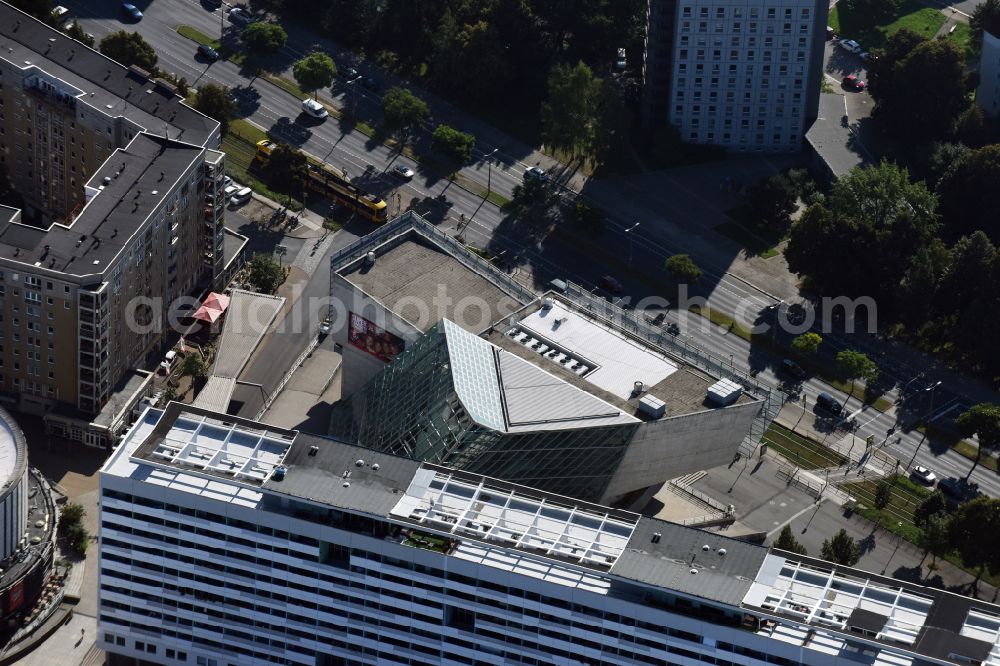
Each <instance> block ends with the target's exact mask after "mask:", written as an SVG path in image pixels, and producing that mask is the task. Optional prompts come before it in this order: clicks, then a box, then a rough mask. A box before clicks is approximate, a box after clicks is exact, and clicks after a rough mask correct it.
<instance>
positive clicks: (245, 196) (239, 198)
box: [229, 187, 253, 207]
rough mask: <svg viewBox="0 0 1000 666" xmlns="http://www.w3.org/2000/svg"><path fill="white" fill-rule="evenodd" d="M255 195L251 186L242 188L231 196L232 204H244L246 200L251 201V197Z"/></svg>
mask: <svg viewBox="0 0 1000 666" xmlns="http://www.w3.org/2000/svg"><path fill="white" fill-rule="evenodd" d="M252 196H253V190H251V189H250V188H249V187H244V188H243V189H242V190H240V191H238V192H236V194H234V195H233V196H231V197H229V205H230V206H234V207H235V206H242V205H243V204H245V203H246V202H248V201H250V197H252Z"/></svg>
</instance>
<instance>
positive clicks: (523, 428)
mask: <svg viewBox="0 0 1000 666" xmlns="http://www.w3.org/2000/svg"><path fill="white" fill-rule="evenodd" d="M444 331H445V335H446V338H447V344H448V357H449V359H450V360H451V374H452V378H453V381H454V385H455V392H456V393H457V394H458V397H459V400H461V401H462V404H463V405H464V406H465V408H466V410H468V412H469V415H470V416H471V417H472V418H473V420H475V421H476V422H477V423H479V424H481V425H484V426H487V427H489V428H492V429H494V430H498V431H501V432H531V431H537V430H560V429H565V428H583V427H596V426H602V425H614V424H625V423H637V422H638V419H637V418H635V417H634V416H631V415H629V414H626V413H624V412H622V411H621V410H620V409H618V408H617V407H615V406H613V405H611V404H609V403H608V402H605V401H604V400H601V399H600V398H598V397H597V396H595V395H592V394H590V393H587V392H586V391H584V390H582V389H580V388H579V387H577V386H574V385H572V384H570V383H568V382H566V381H564V380H562V379H560V378H558V377H556V376H555V375H552V374H549V373H548V372H546V371H545V370H543V369H542V368H540V367H538V366H537V365H534V364H533V363H530V362H529V361H526V360H524V359H522V358H520V357H519V356H515V355H514V354H511V353H510V352H508V351H506V350H503V349H501V348H499V347H497V346H495V345H494V344H492V343H491V342H488V341H487V340H484V339H483V338H480V337H478V336H476V335H473V334H472V333H469V332H468V331H466V330H465V329H463V328H462V327H460V326H459V325H458V324H455V323H454V322H452V321H450V320H448V319H445V320H444Z"/></svg>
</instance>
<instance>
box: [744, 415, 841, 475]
mask: <svg viewBox="0 0 1000 666" xmlns="http://www.w3.org/2000/svg"><path fill="white" fill-rule="evenodd" d="M763 441H764V442H766V443H767V445H768V446H769V447H770V448H772V449H774V450H775V451H777V452H778V453H780V454H781V455H783V456H785V457H786V458H788V460H789V461H790V462H792V463H794V464H795V465H797V466H798V467H800V468H801V469H805V470H810V469H823V468H826V467H839V466H841V465H844V464H846V463H847V458H845V457H844V456H842V455H840V454H839V453H836V452H834V451H833V450H831V449H828V448H827V447H825V446H823V445H822V444H820V443H818V442H814V441H812V440H811V439H806V438H805V437H803V436H801V435H799V434H797V433H794V432H792V431H791V430H789V429H788V428H785V427H783V426H780V425H778V424H777V423H772V424H771V427H770V428H768V429H767V432H766V433H764V439H763Z"/></svg>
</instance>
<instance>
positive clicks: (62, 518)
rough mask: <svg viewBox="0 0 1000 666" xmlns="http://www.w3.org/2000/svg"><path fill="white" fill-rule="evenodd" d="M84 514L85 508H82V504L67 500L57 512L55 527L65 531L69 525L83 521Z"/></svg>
mask: <svg viewBox="0 0 1000 666" xmlns="http://www.w3.org/2000/svg"><path fill="white" fill-rule="evenodd" d="M86 515H87V510H86V509H85V508H83V505H82V504H77V503H75V502H69V503H68V504H66V505H65V506H63V508H62V510H61V511H60V512H59V522H58V523H57V525H56V529H58V530H59V532H65V531H66V530H67V529H69V527H70V525H73V524H76V523H81V522H83V518H84V516H86Z"/></svg>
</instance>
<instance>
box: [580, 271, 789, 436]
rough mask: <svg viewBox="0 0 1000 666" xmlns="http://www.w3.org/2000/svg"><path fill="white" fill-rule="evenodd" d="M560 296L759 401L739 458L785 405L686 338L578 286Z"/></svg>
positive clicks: (773, 392)
mask: <svg viewBox="0 0 1000 666" xmlns="http://www.w3.org/2000/svg"><path fill="white" fill-rule="evenodd" d="M564 296H565V297H566V298H567V299H568V300H569V301H571V302H572V303H574V304H575V305H577V306H578V307H580V308H583V309H586V310H587V311H589V312H590V313H591V314H592V315H593V316H596V317H600V318H603V319H605V320H607V321H609V322H611V323H612V324H613V325H614V326H616V327H617V328H620V329H621V330H624V331H627V332H628V333H631V334H632V335H634V336H636V337H637V338H640V339H641V340H643V341H644V342H645V343H647V344H649V345H652V346H654V347H658V348H660V349H661V350H663V351H664V352H665V353H668V354H672V355H673V356H677V357H680V359H681V360H683V361H684V362H685V363H688V364H690V365H693V366H694V367H696V368H700V369H702V370H704V371H705V372H707V373H708V374H710V375H712V376H713V377H720V378H725V379H731V380H733V381H735V382H736V383H738V384H739V385H740V386H742V387H743V389H744V390H745V391H746V392H747V393H749V394H751V395H753V396H755V397H758V398H760V399H761V400H763V405H762V407H761V410H760V412H758V414H757V417H756V418H755V419H754V421H753V424H752V425H751V428H750V432H749V433H747V435H746V437H744V439H743V443H742V444H741V446H740V452H741V453H742V454H743V455H748V456H749V455H753V454H754V452H755V451H756V449H757V445H758V444H759V443H760V440H761V438H762V437H763V436H764V433H765V432H766V431H767V429H768V427H769V426H770V425H771V422H772V421H773V420H774V419H775V418H776V417H777V416H778V412H780V411H781V406H782V405H783V404H784V402H785V394H784V393H782V392H781V391H778V390H775V389H770V388H768V387H767V386H766V385H764V384H761V383H760V382H758V381H757V380H756V379H755V378H754V377H751V376H750V375H748V374H746V373H744V372H741V371H740V370H738V369H736V368H735V367H734V366H733V364H732V362H731V361H730V362H726V361H723V360H722V359H721V358H719V357H717V356H715V355H714V354H712V353H711V352H708V351H706V350H705V349H702V348H701V347H698V346H696V345H695V344H694V343H693V342H692V341H690V340H689V339H688V338H684V337H681V336H679V335H676V336H675V335H671V334H670V333H667V332H666V331H664V330H662V329H660V328H659V327H654V326H653V325H651V324H649V323H648V322H646V321H645V320H644V319H643V318H642V317H637V316H636V315H635V314H633V313H632V312H630V311H628V310H624V309H622V308H621V307H619V306H618V305H615V304H614V303H611V302H610V301H607V300H605V299H604V298H601V297H599V296H595V295H594V294H592V293H591V292H589V291H587V290H586V289H584V288H583V287H581V286H580V285H578V284H575V283H573V282H570V283H568V284H567V285H566V291H565V292H564Z"/></svg>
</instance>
